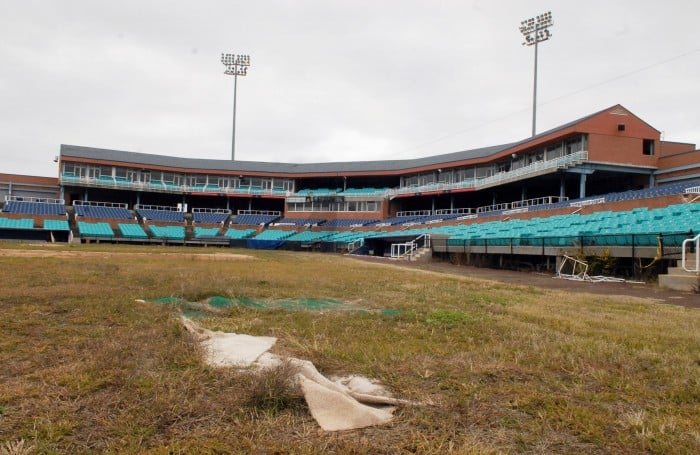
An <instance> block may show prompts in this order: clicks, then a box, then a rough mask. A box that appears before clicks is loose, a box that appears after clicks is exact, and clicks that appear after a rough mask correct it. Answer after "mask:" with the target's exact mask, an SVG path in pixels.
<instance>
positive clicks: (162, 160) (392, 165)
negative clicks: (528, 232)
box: [60, 105, 621, 175]
mask: <svg viewBox="0 0 700 455" xmlns="http://www.w3.org/2000/svg"><path fill="white" fill-rule="evenodd" d="M613 108H621V106H620V105H616V106H613V107H612V108H607V109H604V110H602V111H599V112H596V113H593V114H590V115H587V116H585V117H582V118H580V119H577V120H574V121H572V122H569V123H566V124H564V125H561V126H558V127H556V128H553V129H551V130H548V131H545V132H542V133H540V134H538V135H536V136H533V137H530V138H527V139H524V140H521V141H517V142H512V143H508V144H502V145H495V146H489V147H481V148H477V149H472V150H464V151H460V152H453V153H447V154H442V155H433V156H428V157H423V158H412V159H405V160H378V161H347V162H327V163H274V162H263V161H231V160H214V159H201V158H181V157H175V156H166V155H152V154H148V153H137V152H128V151H121V150H110V149H100V148H94V147H83V146H77V145H65V144H61V152H60V153H61V158H62V159H65V158H67V159H70V158H77V159H81V160H96V161H109V162H111V163H125V164H128V165H132V166H133V165H134V164H137V165H143V166H158V167H167V168H177V169H184V170H207V171H221V172H241V173H265V174H296V175H299V174H344V173H374V172H396V171H404V170H409V169H416V168H425V167H435V166H441V165H446V164H448V163H454V162H462V161H473V160H483V159H484V158H488V157H492V156H495V155H498V154H501V153H503V152H505V151H508V150H510V149H515V148H520V147H521V146H523V145H526V144H529V143H532V145H535V144H537V143H538V142H540V140H542V139H545V138H547V137H548V136H551V135H556V133H559V132H563V131H565V130H567V129H570V128H572V127H573V126H575V125H577V124H579V123H581V122H583V121H584V120H587V119H589V118H591V117H594V116H596V115H598V114H600V113H602V112H605V111H608V110H610V109H613Z"/></svg>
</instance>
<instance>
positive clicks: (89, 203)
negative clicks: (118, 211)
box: [73, 201, 129, 209]
mask: <svg viewBox="0 0 700 455" xmlns="http://www.w3.org/2000/svg"><path fill="white" fill-rule="evenodd" d="M73 205H83V206H90V207H117V208H122V209H128V208H129V204H127V203H124V202H99V201H73Z"/></svg>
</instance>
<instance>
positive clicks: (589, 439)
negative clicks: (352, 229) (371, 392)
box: [0, 244, 700, 454]
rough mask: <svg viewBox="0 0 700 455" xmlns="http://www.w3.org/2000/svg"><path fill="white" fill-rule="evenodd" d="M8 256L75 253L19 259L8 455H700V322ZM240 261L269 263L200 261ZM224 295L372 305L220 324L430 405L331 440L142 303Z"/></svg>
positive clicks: (126, 259)
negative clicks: (207, 360)
mask: <svg viewBox="0 0 700 455" xmlns="http://www.w3.org/2000/svg"><path fill="white" fill-rule="evenodd" d="M0 248H3V249H4V250H7V249H14V248H24V249H25V250H26V249H30V250H38V249H41V248H43V249H44V250H47V249H50V251H51V252H54V253H60V252H61V251H68V252H71V255H62V254H54V255H52V257H24V256H22V257H19V254H18V255H7V256H0V268H1V270H2V282H1V284H0V286H1V292H0V310H1V311H2V317H1V318H0V365H2V368H0V441H2V442H3V444H2V448H0V453H3V452H9V453H94V452H119V453H123V452H131V453H140V452H149V453H227V452H233V453H436V454H437V453H440V454H443V453H528V452H531V453H582V452H586V453H589V454H590V453H638V452H651V453H700V330H699V329H700V312H699V311H698V310H694V309H687V308H680V307H674V306H668V305H658V304H654V303H651V302H650V301H649V302H647V301H645V300H642V299H633V298H620V297H606V296H593V295H586V294H565V293H560V292H556V291H549V290H542V289H537V288H533V287H517V286H509V285H504V284H496V283H493V282H487V281H478V280H471V279H465V278H459V277H454V276H449V275H439V274H435V273H427V272H422V271H419V270H405V269H399V268H396V267H390V266H386V265H380V264H372V263H366V262H361V261H356V260H353V259H351V258H347V257H342V256H336V255H330V254H305V253H288V252H253V251H248V250H218V249H191V248H188V249H185V248H159V247H147V248H145V247H126V246H112V245H94V246H92V245H82V246H74V247H58V248H48V247H31V246H24V247H22V246H21V245H16V244H4V245H0ZM84 252H87V253H89V254H82V253H84ZM144 252H146V253H149V254H141V253H144ZM222 252H233V253H240V254H247V255H251V256H252V258H250V259H241V258H236V257H231V258H221V259H222V260H202V259H203V258H202V257H201V256H200V255H209V254H211V253H222ZM73 253H75V254H73ZM213 295H220V296H227V297H245V298H250V299H281V298H290V299H296V298H309V299H337V300H342V301H346V302H348V304H349V305H353V306H354V307H356V308H362V309H364V310H368V311H342V312H306V311H294V312H292V311H284V310H262V311H261V310H254V309H247V308H234V309H231V310H229V311H227V312H226V313H225V314H223V315H220V316H219V317H215V318H210V319H203V320H201V323H202V324H203V325H205V326H207V327H208V328H211V329H216V330H226V331H233V332H237V333H247V334H251V335H267V336H275V337H278V339H279V341H278V343H277V344H276V345H275V347H274V348H273V350H274V352H276V353H280V354H288V355H293V356H294V357H298V358H302V359H306V360H310V361H312V362H313V363H314V364H315V365H316V366H317V368H318V369H319V370H320V371H321V372H322V373H324V374H327V375H333V374H338V375H342V374H361V375H365V376H367V377H371V378H375V379H378V380H380V381H381V382H382V383H383V384H385V385H386V386H388V388H389V389H390V390H391V391H392V392H393V393H394V394H395V396H397V397H400V398H405V399H408V400H412V401H417V402H421V403H423V405H420V406H405V407H401V408H399V409H397V411H396V413H395V416H396V417H395V419H394V421H393V422H392V423H391V424H389V425H386V426H381V427H373V428H367V429H363V430H355V431H349V432H338V433H324V432H322V431H320V429H319V428H318V426H317V425H316V423H315V421H314V420H313V418H312V417H311V416H310V414H309V412H308V409H307V408H306V404H305V402H304V400H303V398H302V397H301V395H300V394H299V393H298V392H297V391H295V390H292V389H289V388H286V387H285V386H284V385H281V384H280V382H279V381H276V380H275V378H274V377H271V378H263V379H262V380H261V378H258V377H256V376H254V375H251V374H249V373H245V372H243V373H242V372H236V371H233V370H217V369H213V368H210V367H207V366H206V365H204V364H203V363H202V361H201V354H202V352H201V350H200V349H199V348H198V346H197V345H196V344H195V342H194V341H193V340H192V339H191V338H190V337H189V336H188V334H187V333H186V332H185V331H184V330H183V328H182V327H181V324H180V323H179V321H178V319H177V317H176V316H177V310H176V309H175V308H174V307H172V306H168V305H156V304H148V303H146V304H144V303H138V302H136V301H135V300H136V299H155V298H161V297H168V296H173V297H181V298H184V299H187V300H190V301H197V300H201V299H204V298H206V297H209V296H213ZM389 308H390V309H395V310H400V311H397V312H392V313H391V314H388V315H387V314H383V313H381V312H376V311H371V310H381V309H389Z"/></svg>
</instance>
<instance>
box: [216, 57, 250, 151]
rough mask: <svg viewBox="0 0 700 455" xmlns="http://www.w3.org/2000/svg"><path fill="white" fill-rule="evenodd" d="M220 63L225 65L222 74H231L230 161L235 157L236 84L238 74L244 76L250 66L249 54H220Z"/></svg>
mask: <svg viewBox="0 0 700 455" xmlns="http://www.w3.org/2000/svg"><path fill="white" fill-rule="evenodd" d="M221 63H223V64H224V66H226V71H224V74H228V75H229V76H233V133H232V136H231V161H234V160H235V159H236V85H237V83H238V76H245V75H246V74H247V73H248V67H249V66H250V56H249V55H236V54H221Z"/></svg>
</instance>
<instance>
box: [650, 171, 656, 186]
mask: <svg viewBox="0 0 700 455" xmlns="http://www.w3.org/2000/svg"><path fill="white" fill-rule="evenodd" d="M655 186H656V177H654V174H649V188H654V187H655Z"/></svg>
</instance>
